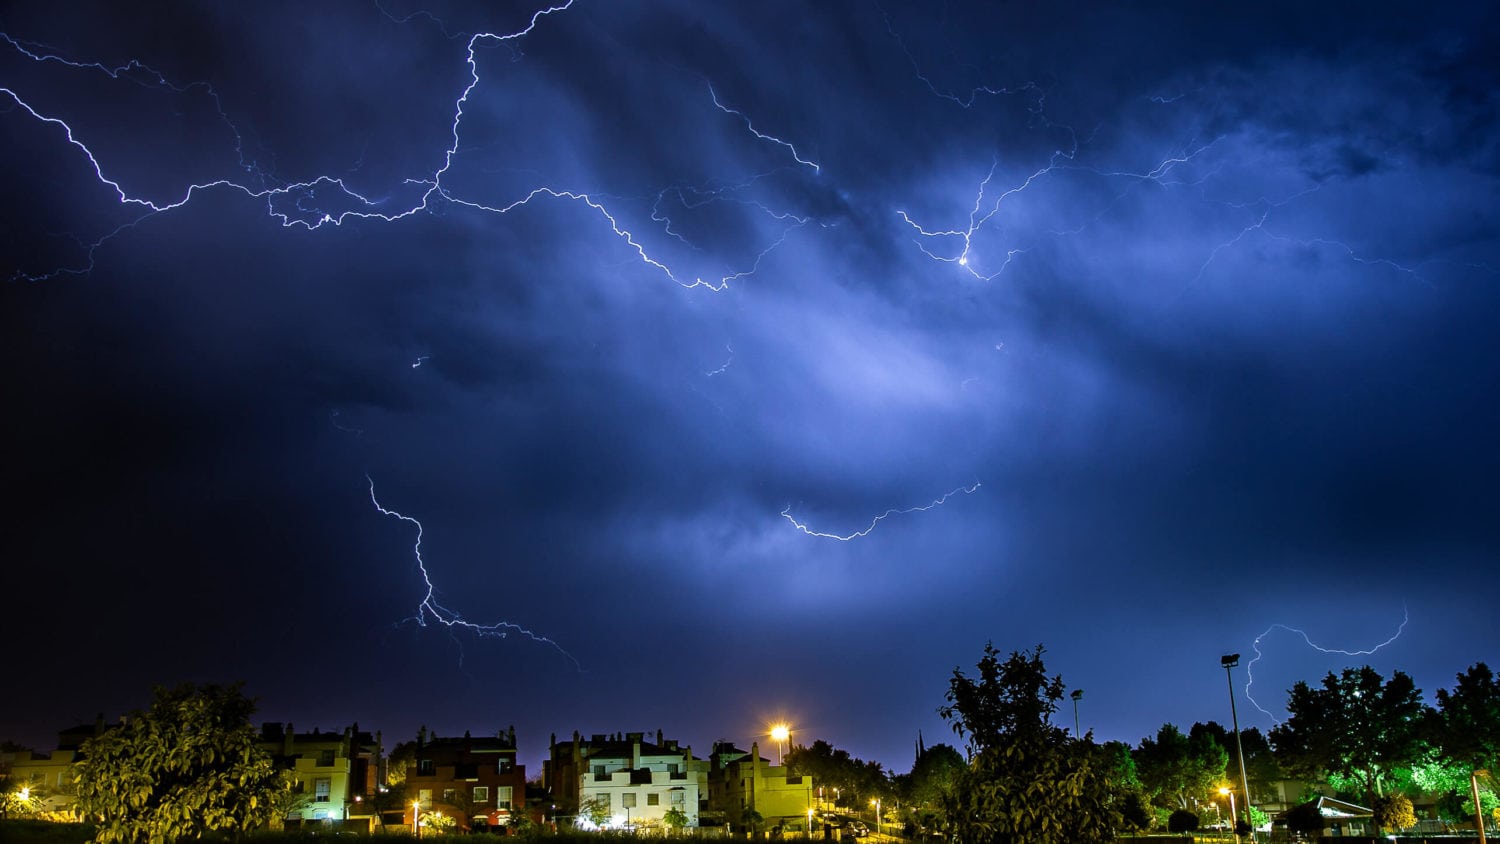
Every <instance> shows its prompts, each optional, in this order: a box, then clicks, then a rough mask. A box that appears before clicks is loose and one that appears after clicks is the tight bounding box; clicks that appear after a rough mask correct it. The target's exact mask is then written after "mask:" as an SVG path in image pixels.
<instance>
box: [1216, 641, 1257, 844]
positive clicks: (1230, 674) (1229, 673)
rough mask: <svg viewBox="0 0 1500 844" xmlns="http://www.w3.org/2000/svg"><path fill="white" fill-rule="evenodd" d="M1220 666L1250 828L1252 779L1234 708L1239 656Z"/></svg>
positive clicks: (1231, 804) (1231, 809)
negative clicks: (1246, 771)
mask: <svg viewBox="0 0 1500 844" xmlns="http://www.w3.org/2000/svg"><path fill="white" fill-rule="evenodd" d="M1219 664H1220V665H1222V666H1224V679H1225V680H1226V681H1227V682H1228V683H1229V718H1230V720H1231V723H1233V724H1234V748H1235V752H1236V753H1238V754H1239V758H1240V788H1242V789H1244V795H1245V826H1250V778H1249V777H1248V776H1246V774H1245V745H1244V744H1243V743H1242V742H1241V741H1240V716H1239V713H1238V712H1236V711H1235V706H1234V671H1233V668H1234V667H1235V666H1236V665H1239V664H1240V655H1239V654H1225V655H1224V656H1223V657H1221V658H1220V659H1219ZM1229 813H1230V815H1234V798H1233V796H1232V795H1231V797H1230V800H1229ZM1234 821H1235V827H1234V840H1236V841H1238V840H1240V828H1239V818H1238V816H1235V817H1234Z"/></svg>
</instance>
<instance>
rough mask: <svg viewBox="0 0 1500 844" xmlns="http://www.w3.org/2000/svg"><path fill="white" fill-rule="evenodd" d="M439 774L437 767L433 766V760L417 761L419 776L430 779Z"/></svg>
mask: <svg viewBox="0 0 1500 844" xmlns="http://www.w3.org/2000/svg"><path fill="white" fill-rule="evenodd" d="M436 772H437V766H436V765H434V764H432V760H431V759H419V760H417V776H421V777H430V776H432V775H433V774H435V773H436Z"/></svg>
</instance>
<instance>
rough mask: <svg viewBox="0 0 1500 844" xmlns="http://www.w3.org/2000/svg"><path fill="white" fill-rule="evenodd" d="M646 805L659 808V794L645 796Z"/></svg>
mask: <svg viewBox="0 0 1500 844" xmlns="http://www.w3.org/2000/svg"><path fill="white" fill-rule="evenodd" d="M646 805H647V806H660V805H661V795H660V794H656V793H654V792H653V793H651V794H648V795H646Z"/></svg>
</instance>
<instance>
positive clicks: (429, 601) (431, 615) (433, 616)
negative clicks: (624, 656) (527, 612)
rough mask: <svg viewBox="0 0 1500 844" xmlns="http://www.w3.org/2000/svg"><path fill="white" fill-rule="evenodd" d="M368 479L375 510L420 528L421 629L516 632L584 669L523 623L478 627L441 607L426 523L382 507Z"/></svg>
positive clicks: (494, 633) (483, 633)
mask: <svg viewBox="0 0 1500 844" xmlns="http://www.w3.org/2000/svg"><path fill="white" fill-rule="evenodd" d="M365 480H366V481H368V482H369V485H370V503H371V504H374V505H375V509H376V510H379V511H380V513H381V515H384V516H390V517H392V518H395V519H400V520H401V521H403V522H407V523H409V524H411V525H414V526H415V527H416V529H417V538H416V541H415V542H413V543H412V554H413V555H414V556H415V557H416V560H417V571H419V572H420V573H421V575H422V583H423V585H425V586H426V587H427V592H426V594H425V595H423V596H422V600H421V601H420V602H419V603H418V604H417V612H416V614H415V615H414V616H412V617H411V619H410V620H411V621H415V622H416V623H417V625H418V626H420V627H426V626H427V622H428V620H429V619H430V620H431V621H433V622H435V623H437V624H441V625H443V626H444V627H446V628H448V630H449V631H458V630H467V631H469V632H471V633H473V634H474V635H476V636H490V637H494V638H499V639H504V638H506V637H508V636H509V635H510V634H512V633H516V634H519V635H521V636H525V637H526V638H528V639H530V640H531V641H533V642H536V643H538V644H542V645H550V646H551V647H552V648H553V649H555V650H556V651H557V652H558V653H560V654H562V655H563V656H565V657H567V658H568V660H569V661H571V662H572V663H573V666H574V667H575V668H578V667H580V666H579V664H578V660H576V659H574V658H573V655H572V654H570V653H568V652H567V651H565V650H563V648H562V646H561V645H559V644H558V643H557V642H555V641H553V640H551V639H549V638H547V637H546V636H541V635H538V634H536V633H533V632H532V631H530V630H527V629H526V628H524V627H522V626H520V625H519V624H512V623H511V622H508V621H497V622H494V623H493V624H475V623H474V622H472V621H465V620H464V619H463V616H461V615H459V614H458V613H457V612H454V611H453V610H450V609H448V608H447V607H444V606H443V605H442V604H439V603H438V601H437V587H435V586H434V585H433V583H432V576H431V574H429V573H428V571H427V563H426V561H425V560H423V559H422V523H421V522H419V521H417V520H416V519H414V518H412V517H411V516H407V515H404V514H402V513H398V512H396V511H395V510H390V509H387V508H386V507H384V506H382V505H381V503H380V501H379V499H377V498H376V497H375V481H374V480H373V479H372V478H371V477H370V476H369V475H366V476H365Z"/></svg>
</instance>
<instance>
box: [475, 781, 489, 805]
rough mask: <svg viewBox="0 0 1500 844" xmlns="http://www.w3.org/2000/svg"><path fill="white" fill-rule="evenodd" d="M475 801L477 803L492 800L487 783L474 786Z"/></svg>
mask: <svg viewBox="0 0 1500 844" xmlns="http://www.w3.org/2000/svg"><path fill="white" fill-rule="evenodd" d="M474 802H475V803H488V802H490V787H489V786H487V785H476V786H474Z"/></svg>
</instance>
